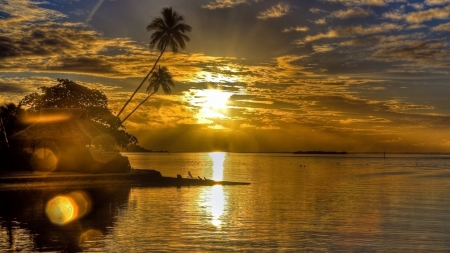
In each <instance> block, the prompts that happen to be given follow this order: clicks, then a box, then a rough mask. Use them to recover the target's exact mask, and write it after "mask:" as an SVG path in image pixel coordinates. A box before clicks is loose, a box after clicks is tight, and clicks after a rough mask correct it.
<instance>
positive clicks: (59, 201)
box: [45, 191, 91, 225]
mask: <svg viewBox="0 0 450 253" xmlns="http://www.w3.org/2000/svg"><path fill="white" fill-rule="evenodd" d="M90 209H91V201H90V198H89V196H88V195H87V194H86V193H84V192H81V191H76V192H71V193H69V194H68V195H58V196H56V197H54V198H52V199H51V200H49V201H48V202H47V205H46V206H45V213H46V214H47V217H48V218H49V219H50V221H51V222H52V223H54V224H57V225H65V224H67V223H69V222H71V221H73V220H76V219H79V218H81V217H83V216H84V215H85V214H87V213H88V212H89V211H90Z"/></svg>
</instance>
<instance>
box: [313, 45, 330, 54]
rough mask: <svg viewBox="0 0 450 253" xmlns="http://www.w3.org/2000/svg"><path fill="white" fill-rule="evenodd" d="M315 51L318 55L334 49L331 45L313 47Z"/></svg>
mask: <svg viewBox="0 0 450 253" xmlns="http://www.w3.org/2000/svg"><path fill="white" fill-rule="evenodd" d="M312 47H313V50H314V52H316V53H326V52H329V51H332V50H333V49H334V48H333V47H332V46H330V45H313V46H312Z"/></svg>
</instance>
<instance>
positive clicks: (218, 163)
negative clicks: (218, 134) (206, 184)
mask: <svg viewBox="0 0 450 253" xmlns="http://www.w3.org/2000/svg"><path fill="white" fill-rule="evenodd" d="M209 157H210V158H211V160H212V162H213V165H212V172H213V174H212V178H211V179H213V180H223V164H224V162H225V157H226V153H225V152H211V153H209Z"/></svg>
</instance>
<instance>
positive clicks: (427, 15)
mask: <svg viewBox="0 0 450 253" xmlns="http://www.w3.org/2000/svg"><path fill="white" fill-rule="evenodd" d="M449 16H450V6H446V7H443V8H434V9H428V10H424V11H418V12H412V13H408V14H407V15H406V16H405V19H406V21H407V22H409V23H423V22H426V21H430V20H433V19H447V18H448V17H449Z"/></svg>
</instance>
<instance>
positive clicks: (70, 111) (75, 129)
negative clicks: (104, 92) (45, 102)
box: [11, 108, 103, 148]
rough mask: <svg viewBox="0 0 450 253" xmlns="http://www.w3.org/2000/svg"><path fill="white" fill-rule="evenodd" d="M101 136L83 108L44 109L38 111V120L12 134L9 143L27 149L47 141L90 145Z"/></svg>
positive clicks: (61, 143)
mask: <svg viewBox="0 0 450 253" xmlns="http://www.w3.org/2000/svg"><path fill="white" fill-rule="evenodd" d="M102 134H103V133H102V132H101V131H100V130H99V129H98V128H96V127H95V126H94V125H93V123H92V122H91V121H90V120H89V119H88V118H87V116H86V109H84V108H44V109H41V110H40V115H39V119H38V120H37V121H36V122H35V123H33V124H32V125H30V126H29V127H27V128H26V129H24V130H22V131H20V132H18V133H16V134H14V135H13V136H12V137H11V141H12V142H14V143H20V144H22V145H23V146H25V147H28V148H37V146H42V145H45V143H46V142H49V141H50V142H54V143H58V144H59V145H91V144H92V142H93V140H94V139H95V138H96V137H98V136H100V135H102Z"/></svg>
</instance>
